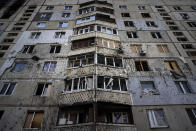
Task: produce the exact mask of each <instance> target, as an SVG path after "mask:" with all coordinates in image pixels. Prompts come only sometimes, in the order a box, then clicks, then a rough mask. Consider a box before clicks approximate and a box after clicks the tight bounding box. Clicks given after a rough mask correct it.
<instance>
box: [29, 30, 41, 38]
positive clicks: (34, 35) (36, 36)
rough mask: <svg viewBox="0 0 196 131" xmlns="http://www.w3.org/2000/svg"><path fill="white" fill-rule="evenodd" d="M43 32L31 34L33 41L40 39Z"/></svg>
mask: <svg viewBox="0 0 196 131" xmlns="http://www.w3.org/2000/svg"><path fill="white" fill-rule="evenodd" d="M40 35H41V32H31V36H30V38H31V39H39V37H40Z"/></svg>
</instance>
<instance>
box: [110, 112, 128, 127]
mask: <svg viewBox="0 0 196 131" xmlns="http://www.w3.org/2000/svg"><path fill="white" fill-rule="evenodd" d="M114 113H119V114H121V116H122V118H121V121H123V122H122V123H115V116H114ZM124 113H126V116H125V115H123V114H124ZM124 116H125V117H126V122H124V119H123V118H125V117H124ZM112 122H113V123H115V124H126V123H128V122H129V119H128V113H127V112H112Z"/></svg>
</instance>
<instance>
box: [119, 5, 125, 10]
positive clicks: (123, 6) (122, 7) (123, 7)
mask: <svg viewBox="0 0 196 131" xmlns="http://www.w3.org/2000/svg"><path fill="white" fill-rule="evenodd" d="M119 8H120V9H121V10H127V6H126V5H119Z"/></svg>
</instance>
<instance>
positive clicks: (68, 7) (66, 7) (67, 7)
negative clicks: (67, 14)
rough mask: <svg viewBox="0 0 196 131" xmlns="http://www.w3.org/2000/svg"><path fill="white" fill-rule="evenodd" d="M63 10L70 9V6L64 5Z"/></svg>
mask: <svg viewBox="0 0 196 131" xmlns="http://www.w3.org/2000/svg"><path fill="white" fill-rule="evenodd" d="M64 10H72V6H65V7H64Z"/></svg>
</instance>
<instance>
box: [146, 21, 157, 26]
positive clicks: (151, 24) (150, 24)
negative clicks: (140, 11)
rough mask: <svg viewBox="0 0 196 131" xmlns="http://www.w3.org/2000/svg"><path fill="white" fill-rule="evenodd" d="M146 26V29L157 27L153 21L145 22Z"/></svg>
mask: <svg viewBox="0 0 196 131" xmlns="http://www.w3.org/2000/svg"><path fill="white" fill-rule="evenodd" d="M146 25H147V26H148V27H157V25H156V24H155V22H154V21H146Z"/></svg>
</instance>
